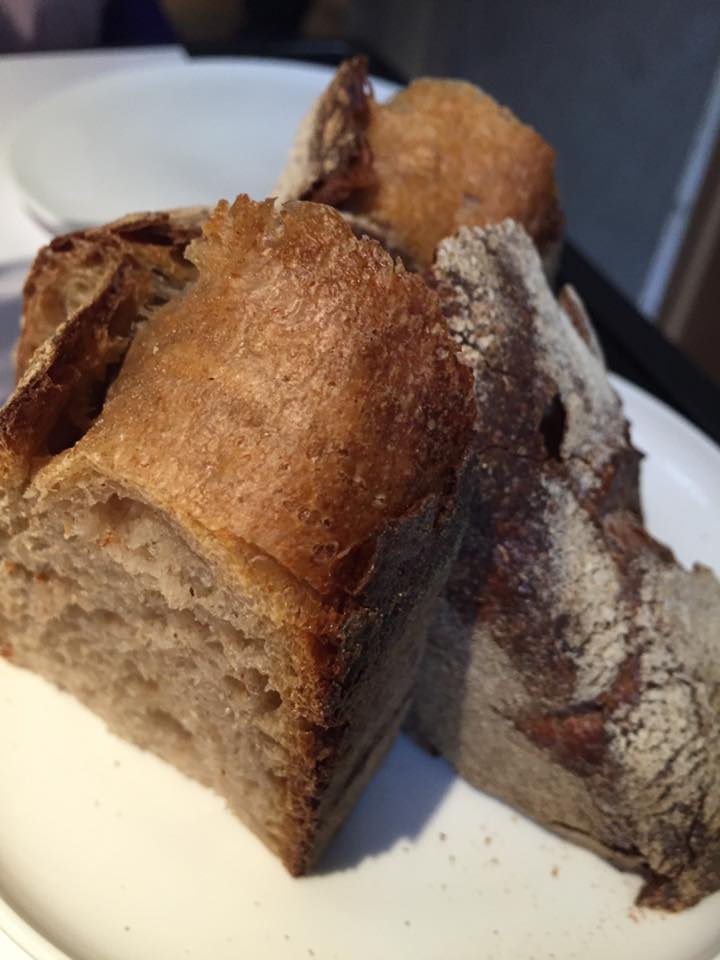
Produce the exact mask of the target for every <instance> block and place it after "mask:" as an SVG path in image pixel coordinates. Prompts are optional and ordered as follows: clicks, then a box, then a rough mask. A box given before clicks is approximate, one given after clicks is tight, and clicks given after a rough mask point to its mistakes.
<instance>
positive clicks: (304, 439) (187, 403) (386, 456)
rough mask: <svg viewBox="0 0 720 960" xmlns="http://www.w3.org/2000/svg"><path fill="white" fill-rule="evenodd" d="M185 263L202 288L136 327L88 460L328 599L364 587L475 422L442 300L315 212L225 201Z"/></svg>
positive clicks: (330, 214)
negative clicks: (395, 523) (256, 552)
mask: <svg viewBox="0 0 720 960" xmlns="http://www.w3.org/2000/svg"><path fill="white" fill-rule="evenodd" d="M188 255H189V256H190V258H191V259H192V260H193V261H194V263H195V264H196V265H197V267H198V270H199V277H198V280H197V282H196V283H195V284H194V285H192V286H191V287H190V288H188V290H187V291H186V292H185V293H184V294H183V295H181V296H180V297H179V298H177V299H176V300H174V301H173V302H171V303H170V304H169V305H168V306H166V307H165V308H164V309H162V310H161V311H159V312H158V313H157V314H155V316H154V317H153V320H152V322H151V323H149V324H148V325H147V326H146V327H145V328H144V329H143V330H142V331H141V332H140V333H139V334H138V337H137V338H136V341H135V343H134V344H133V347H132V348H131V349H130V351H129V353H128V356H127V359H126V361H125V364H124V366H123V369H122V372H121V375H120V377H119V378H118V381H117V382H116V384H115V385H114V387H113V390H112V391H111V395H110V397H109V400H108V403H107V404H106V407H105V410H104V413H103V416H102V418H101V421H99V422H98V424H97V425H96V427H95V429H94V430H93V431H92V434H91V435H88V437H87V438H86V441H85V454H86V456H90V457H92V459H93V460H95V461H96V462H97V463H103V464H104V465H105V466H107V467H110V466H111V465H112V467H113V469H122V471H123V475H124V479H125V480H126V481H127V482H129V483H131V484H142V485H143V486H144V487H145V488H146V489H150V490H152V491H153V496H154V497H155V498H156V499H157V500H158V501H159V502H164V503H167V504H168V505H171V504H173V503H180V504H182V507H183V510H184V511H185V512H186V513H189V514H191V515H194V516H195V517H196V518H197V519H198V520H200V521H201V522H202V523H203V525H204V526H205V527H206V528H208V529H209V530H212V531H214V532H216V533H217V534H218V535H222V536H224V537H230V538H233V537H236V538H239V539H240V540H242V541H244V542H247V543H253V544H255V545H256V546H257V547H258V548H259V549H261V550H262V551H264V552H265V553H267V554H268V555H270V556H271V557H273V558H274V559H276V560H277V561H278V562H280V563H281V564H283V565H284V566H286V567H287V568H288V569H289V570H290V571H291V572H292V573H293V574H294V575H295V576H297V577H298V578H300V579H304V580H307V581H308V582H309V583H311V584H312V585H313V586H314V587H315V588H316V589H318V590H320V591H321V592H328V591H329V592H333V591H335V590H337V589H338V588H342V589H349V590H353V589H356V588H358V587H359V586H360V584H361V583H362V582H363V580H364V579H365V578H366V575H367V572H368V570H369V569H370V568H371V567H372V564H373V553H374V541H375V539H376V538H377V536H378V534H379V533H380V532H381V531H382V530H383V529H384V528H385V526H386V525H387V523H388V522H390V521H392V520H393V519H394V518H399V517H402V516H404V515H405V514H406V513H408V512H413V511H416V510H419V509H420V508H421V506H422V504H423V501H424V500H425V499H426V498H428V497H437V496H438V495H440V494H442V493H443V492H444V491H445V490H446V489H447V488H448V486H451V485H452V484H453V483H454V477H453V476H451V475H449V474H448V464H455V463H457V461H458V458H459V455H460V452H461V451H462V450H464V449H465V448H466V446H467V443H468V436H469V431H470V430H471V429H472V422H473V417H474V404H473V400H472V396H471V390H470V384H471V377H470V373H469V371H468V370H467V369H466V368H465V367H464V366H462V365H461V364H459V363H458V360H457V358H456V355H455V352H454V348H453V347H452V344H451V341H450V340H449V338H448V334H447V331H446V329H445V326H444V323H443V321H442V317H441V315H440V313H439V308H438V306H437V303H436V300H435V297H434V295H433V294H432V292H431V291H429V289H428V288H427V287H426V285H425V284H424V282H423V281H422V280H421V279H420V278H419V277H417V276H415V275H412V274H407V273H405V272H404V271H403V270H402V268H398V267H397V266H396V265H395V264H394V263H393V261H392V260H391V258H390V257H389V256H388V255H387V254H386V253H385V252H384V251H383V250H382V249H381V247H380V246H379V244H377V243H375V242H374V241H371V240H359V239H357V238H356V237H354V236H353V234H352V232H351V230H350V229H349V227H348V226H347V225H346V224H345V223H344V222H343V220H342V218H341V217H340V216H339V215H338V214H337V213H335V212H334V211H332V210H331V209H330V208H326V207H321V206H318V205H313V204H304V203H302V204H295V205H292V206H288V207H286V208H284V209H283V210H280V211H277V210H275V209H274V207H273V203H272V201H266V202H265V203H262V204H255V203H252V202H251V201H249V200H247V198H243V197H241V198H238V200H237V201H236V202H235V203H234V204H233V206H232V207H228V206H227V205H226V204H221V205H220V206H219V207H218V209H217V210H216V212H215V214H214V215H213V216H212V217H211V218H210V220H209V221H208V223H207V225H206V227H205V230H204V236H203V239H202V240H201V241H199V242H197V243H196V244H194V245H193V246H192V248H191V249H190V251H189V254H188ZM188 318H192V319H191V321H189V320H188ZM209 384H212V386H210V387H208V385H209ZM121 425H122V431H123V435H124V438H125V439H124V444H123V447H122V450H119V449H118V446H117V442H116V435H117V432H118V431H119V429H120V426H121ZM378 436H385V437H386V443H385V444H383V445H382V446H381V445H378V443H377V438H378ZM113 461H115V462H116V464H117V465H115V463H114V462H113ZM170 463H175V464H177V468H176V469H171V470H169V469H168V464H170Z"/></svg>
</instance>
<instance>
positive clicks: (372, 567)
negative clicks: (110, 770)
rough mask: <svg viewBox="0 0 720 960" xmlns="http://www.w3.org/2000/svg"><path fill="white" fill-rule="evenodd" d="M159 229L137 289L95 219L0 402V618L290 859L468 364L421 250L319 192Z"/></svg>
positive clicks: (453, 525)
mask: <svg viewBox="0 0 720 960" xmlns="http://www.w3.org/2000/svg"><path fill="white" fill-rule="evenodd" d="M116 232H117V231H116V228H113V229H112V230H111V231H110V233H111V234H112V233H116ZM125 242H129V241H128V240H127V238H125V239H123V243H125ZM72 243H73V244H77V247H76V250H77V257H78V263H79V265H80V266H81V267H84V265H86V264H87V263H93V262H94V255H93V251H92V249H91V247H90V246H88V244H91V243H92V238H90V239H89V238H88V236H87V235H85V236H84V237H83V238H82V243H78V240H77V237H75V238H74V239H72ZM173 249H176V247H175V246H174V245H173ZM106 250H107V237H106V233H103V234H102V236H101V237H100V238H99V242H98V245H97V248H96V251H95V253H96V255H97V258H99V259H100V260H103V262H104V258H105V256H106ZM61 252H62V242H57V241H56V242H55V245H54V248H53V250H52V251H51V253H52V255H55V254H59V253H61ZM180 252H181V254H182V262H181V263H180V270H181V273H182V279H183V280H186V279H187V277H186V274H187V273H188V272H191V273H192V278H191V279H189V280H188V282H187V283H186V285H185V287H184V289H183V290H182V292H179V293H177V294H176V295H175V296H173V297H172V298H171V299H170V300H169V301H168V302H167V303H166V304H165V305H163V306H158V307H157V308H155V309H148V306H149V305H151V304H152V302H153V301H154V294H151V295H150V300H148V289H147V285H146V284H145V282H144V281H142V276H144V274H142V271H141V272H140V277H141V282H139V281H138V276H139V274H138V266H137V260H138V259H142V258H138V257H135V256H132V257H125V256H120V257H116V256H115V248H114V246H113V253H112V256H110V257H109V258H108V262H107V264H106V267H107V269H105V270H103V271H101V272H99V273H97V274H93V276H97V277H98V278H99V279H98V280H97V282H93V283H89V284H88V287H87V291H83V292H82V293H81V294H80V295H79V296H78V299H77V302H76V303H74V304H72V305H71V306H69V307H66V308H65V309H66V312H67V314H68V316H67V319H65V320H64V321H62V322H61V323H60V325H59V327H58V329H57V331H56V332H55V333H54V334H53V335H52V336H51V337H50V338H49V339H48V340H46V341H45V343H44V344H42V345H41V346H40V347H39V348H38V349H36V350H35V352H34V353H33V354H32V359H31V361H30V364H29V366H28V367H27V369H26V371H25V373H24V375H23V377H22V379H21V381H20V384H19V385H18V388H17V390H16V391H15V393H14V394H13V396H12V397H11V398H10V400H9V401H8V403H7V404H6V406H5V407H4V408H3V410H2V412H1V413H0V557H1V558H2V564H3V578H2V582H1V584H0V646H1V647H2V652H3V653H4V655H5V656H6V657H8V658H9V659H10V661H11V662H12V663H14V664H17V665H19V666H24V667H28V668H30V669H33V670H36V671H38V672H39V673H41V674H42V675H43V676H45V677H47V678H48V679H50V680H52V681H53V682H55V683H57V684H59V685H60V686H61V687H64V688H65V689H66V690H68V691H70V692H71V693H72V694H74V695H75V696H77V697H78V698H79V699H80V700H82V701H83V702H84V703H86V704H87V705H89V706H90V707H91V708H92V709H93V710H95V711H97V712H98V713H99V714H100V716H102V717H103V718H104V719H105V720H106V721H107V722H108V724H109V725H110V726H111V728H112V729H114V730H115V731H117V732H118V733H119V734H121V735H122V736H124V737H127V738H128V739H130V740H132V741H134V742H136V743H138V744H140V745H141V746H144V747H147V748H148V749H150V750H153V751H155V752H156V753H158V754H159V755H160V756H162V757H164V758H165V759H167V760H169V761H170V762H172V763H174V764H176V765H177V766H178V767H179V768H180V769H182V770H184V771H185V772H187V773H188V774H190V775H191V776H194V777H196V778H197V779H199V780H200V781H202V782H203V783H206V784H209V785H211V786H212V787H214V788H215V790H217V791H218V792H219V793H220V794H221V795H222V796H223V797H225V798H226V799H227V802H228V804H229V805H230V807H231V808H232V809H233V810H234V811H235V812H236V813H237V814H238V815H239V816H240V817H242V818H243V819H244V820H245V822H246V823H247V824H248V825H249V826H250V827H251V828H252V829H253V830H254V831H255V832H256V833H257V834H258V836H259V837H260V838H261V839H262V840H264V841H265V843H266V844H267V845H268V846H269V847H270V848H271V849H272V850H274V851H275V852H276V853H277V854H278V855H279V856H280V857H281V858H282V859H283V861H284V863H285V864H286V866H287V867H288V869H289V870H290V871H291V872H293V873H295V874H299V873H302V872H303V871H305V870H307V869H308V868H309V867H310V866H311V865H312V863H313V862H314V861H315V859H316V858H317V856H318V854H319V853H320V851H321V850H322V848H323V846H324V844H325V843H326V842H327V840H328V839H329V837H330V836H331V835H332V833H333V832H334V831H335V829H336V828H337V827H338V825H339V824H340V823H341V821H342V819H343V818H344V816H345V815H346V813H347V812H348V810H349V809H350V807H351V806H352V804H353V802H354V800H355V799H356V797H357V796H358V793H359V791H360V790H361V789H362V786H363V785H364V783H365V782H366V780H367V778H368V777H369V775H370V773H371V772H372V770H373V769H374V767H375V765H376V764H377V763H378V761H379V760H380V758H381V757H382V755H383V754H384V752H385V750H386V749H387V747H388V745H389V744H390V742H391V741H392V739H393V737H394V735H395V732H396V730H397V728H398V726H399V724H400V722H401V720H402V718H403V716H404V714H405V711H406V708H407V705H408V702H409V697H410V693H411V689H412V684H413V681H414V677H415V674H416V670H417V666H418V663H419V660H420V657H421V655H422V652H423V639H422V638H423V633H424V631H423V629H422V624H423V621H424V620H425V618H426V617H427V615H428V611H429V609H430V607H431V605H432V602H433V600H434V599H435V597H436V595H437V593H438V591H439V589H440V588H441V586H442V584H443V583H444V579H445V576H446V573H447V568H448V566H449V563H450V561H451V559H452V557H453V553H454V550H455V546H456V543H457V541H458V539H459V537H460V534H461V531H462V528H463V524H464V517H465V512H466V511H465V510H464V507H463V489H464V486H466V485H467V484H466V481H465V478H466V477H467V474H468V469H469V463H470V460H471V450H472V447H473V430H474V425H475V411H476V406H475V400H474V395H473V389H472V374H471V372H470V371H469V369H468V368H467V367H466V366H465V365H463V364H462V363H461V362H460V360H459V359H458V356H457V351H456V348H455V346H454V344H453V342H452V341H451V339H450V337H449V336H448V333H447V329H446V327H445V325H444V323H443V321H442V316H441V314H440V312H439V308H438V305H437V301H436V298H435V296H434V294H433V293H432V291H431V290H430V289H429V288H428V287H427V286H426V284H425V283H424V282H423V281H422V280H421V278H419V277H417V276H414V275H411V274H407V273H406V272H405V271H404V270H403V269H402V268H401V267H398V266H397V265H396V264H395V263H394V262H393V261H392V259H391V258H390V257H389V256H388V255H387V254H386V253H385V252H384V251H383V250H382V249H381V248H380V246H379V245H378V244H377V243H375V242H374V241H371V240H359V239H357V238H356V237H355V236H354V235H353V234H352V232H351V230H350V228H349V227H348V226H347V225H346V224H345V223H344V222H343V220H342V219H341V217H340V216H339V215H338V214H337V213H336V212H335V211H333V210H331V209H330V208H328V207H322V206H319V205H316V204H310V203H296V204H292V205H289V206H287V207H285V208H284V209H278V208H276V207H275V205H274V204H273V202H272V201H266V202H265V203H261V204H256V203H253V202H251V201H249V200H248V199H247V198H242V197H241V198H239V199H238V200H237V201H236V202H235V203H234V204H233V205H232V206H231V207H229V206H228V205H227V204H226V203H221V204H220V205H219V206H218V208H217V209H216V210H215V212H214V213H213V215H212V216H211V217H210V219H209V220H208V221H207V223H206V224H205V226H204V230H203V234H202V237H201V238H199V239H195V240H194V241H193V242H192V243H191V244H190V246H189V247H187V248H186V249H183V250H181V251H180ZM48 255H49V254H43V255H41V260H42V257H43V256H48ZM186 261H187V264H186ZM188 264H189V265H188ZM162 269H163V271H164V267H163V268H162ZM66 270H67V271H70V270H71V264H70V263H68V264H65V265H64V266H63V272H64V271H66ZM163 275H164V274H163ZM163 282H164V281H163ZM50 287H51V284H50V285H42V284H38V285H37V287H36V289H37V290H38V291H40V290H41V289H42V290H43V293H42V296H43V297H46V296H48V295H49V294H48V290H49V289H50ZM38 295H40V294H38ZM33 296H34V293H33V290H32V289H30V290H29V291H28V297H29V300H30V301H32V298H33ZM32 308H33V304H32V302H30V303H29V304H28V310H29V311H30V313H32ZM105 394H106V395H105Z"/></svg>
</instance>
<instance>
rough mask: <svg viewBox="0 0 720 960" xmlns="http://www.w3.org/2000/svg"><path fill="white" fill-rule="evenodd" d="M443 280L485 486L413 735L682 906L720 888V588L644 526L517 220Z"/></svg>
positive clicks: (579, 345)
mask: <svg viewBox="0 0 720 960" xmlns="http://www.w3.org/2000/svg"><path fill="white" fill-rule="evenodd" d="M433 276H434V279H435V282H436V284H437V285H438V288H439V290H440V292H441V294H442V297H443V300H444V311H445V314H446V317H447V320H448V322H449V325H450V329H451V332H452V333H453V335H454V336H455V338H456V340H457V341H458V343H460V344H461V345H462V349H463V352H464V353H465V355H466V357H467V359H468V360H469V361H470V362H472V364H473V365H474V367H475V371H476V390H477V395H478V400H479V403H480V408H481V410H482V411H483V423H482V425H481V431H480V435H481V448H482V449H481V455H480V472H479V476H478V480H477V488H476V496H477V500H476V503H475V505H474V508H473V510H472V518H471V521H470V525H469V529H468V533H467V535H466V538H465V540H464V543H463V546H462V547H461V551H460V555H459V558H458V561H457V563H456V565H455V567H454V568H453V571H452V573H451V575H450V578H449V581H448V588H447V591H446V594H445V596H444V598H443V599H442V600H441V601H440V603H439V608H438V614H437V617H436V619H435V621H434V623H433V625H432V627H431V630H430V639H429V649H428V654H427V656H426V660H425V662H424V665H423V670H422V673H421V677H420V681H419V683H418V687H417V693H416V697H415V700H414V706H413V713H412V716H411V719H410V726H411V729H412V730H413V731H414V733H415V735H416V736H417V737H418V738H419V739H420V740H421V741H422V742H424V743H425V744H426V745H429V746H430V747H431V749H433V750H434V751H437V752H439V753H441V754H442V755H443V756H444V757H446V758H447V759H448V760H449V761H450V762H451V763H452V764H453V765H454V766H455V767H456V769H457V770H458V771H459V772H460V773H461V774H462V775H463V776H464V777H465V778H466V779H467V780H469V781H470V782H471V783H472V784H474V785H475V786H477V787H479V788H480V789H482V790H486V791H488V792H489V793H491V794H494V795H495V796H497V797H500V798H501V799H503V800H505V801H507V802H509V803H511V804H513V805H514V806H516V807H518V808H519V809H520V810H522V811H523V812H525V813H527V814H529V815H530V816H531V817H533V818H534V819H536V820H538V821H539V822H541V823H543V824H546V825H547V826H549V827H550V828H551V829H553V830H555V831H557V832H559V833H561V834H563V835H564V836H566V837H568V838H569V839H571V840H573V841H575V842H578V843H580V844H582V845H584V846H587V847H589V848H591V849H593V850H595V851H596V852H598V853H599V854H600V855H601V856H603V857H605V858H607V859H608V860H610V861H611V862H612V863H614V864H616V865H617V866H619V867H622V868H625V869H629V870H634V871H638V872H640V873H641V874H643V875H644V877H645V879H646V884H645V886H644V888H643V890H642V893H641V895H640V902H641V903H643V904H646V905H651V906H656V907H663V908H666V909H672V910H675V909H682V908H684V907H688V906H690V905H692V904H693V903H695V902H696V901H698V900H699V899H700V898H702V897H703V896H705V895H706V894H708V893H711V892H712V891H714V890H717V889H718V887H720V584H719V583H718V581H717V579H716V578H715V577H714V576H713V575H712V573H711V572H710V571H709V570H707V569H703V568H700V567H696V568H695V569H694V570H693V571H691V572H687V571H686V570H684V569H682V568H681V567H680V566H679V565H678V564H677V563H676V561H675V560H674V558H673V556H672V553H671V552H670V551H669V550H668V549H667V548H665V547H663V546H661V545H660V544H658V543H657V542H656V541H655V540H653V539H652V537H650V535H649V534H648V533H647V532H646V531H645V530H644V529H643V526H642V521H641V519H640V515H639V504H638V485H637V464H638V456H637V454H636V453H635V451H634V450H633V449H632V447H631V445H630V443H629V441H628V433H627V425H626V424H625V421H624V417H623V414H622V410H621V407H620V403H619V401H618V399H617V397H616V396H615V394H614V392H613V390H612V388H611V386H610V384H609V382H608V380H607V375H606V371H605V368H604V364H603V361H602V358H601V356H600V355H599V351H598V348H597V344H596V341H595V340H594V338H593V336H592V333H591V328H590V326H589V324H588V321H587V316H586V314H585V313H584V310H583V308H582V305H581V303H580V301H579V299H578V298H577V296H576V295H575V294H573V293H572V291H568V290H566V291H564V293H563V294H562V295H561V298H560V303H558V302H557V301H556V300H555V298H554V297H553V295H552V293H551V292H550V290H549V289H548V287H547V284H546V282H545V278H544V276H543V272H542V269H541V264H540V261H539V259H538V256H537V253H536V251H535V249H534V247H533V244H532V243H531V241H530V239H529V238H528V236H527V235H526V234H525V232H524V231H523V230H522V228H521V227H519V226H517V225H516V224H512V223H509V222H508V223H504V224H502V225H500V226H496V227H492V228H489V229H487V230H480V229H477V228H476V229H473V230H469V229H464V230H461V231H460V232H459V234H458V235H457V236H456V237H454V238H451V239H448V240H446V241H444V242H443V243H442V244H441V245H440V247H439V250H438V254H437V260H436V263H435V266H434V268H433Z"/></svg>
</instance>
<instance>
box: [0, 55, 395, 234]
mask: <svg viewBox="0 0 720 960" xmlns="http://www.w3.org/2000/svg"><path fill="white" fill-rule="evenodd" d="M333 73H334V70H332V69H330V68H329V67H322V66H315V65H311V64H306V63H291V62H288V61H285V60H254V59H238V60H231V59H218V60H200V61H190V62H186V63H174V64H165V65H162V66H156V67H147V68H145V69H136V70H128V71H121V72H118V73H111V74H108V75H107V76H103V77H99V78H97V79H94V80H92V81H85V82H83V83H80V84H77V85H76V86H72V87H68V88H66V89H64V90H62V91H60V92H59V93H57V94H55V95H54V96H52V97H49V98H48V99H47V100H44V101H42V103H40V104H38V106H37V107H35V108H34V109H33V110H31V111H30V112H29V113H28V115H27V116H26V117H25V118H23V120H22V121H21V122H20V124H19V125H18V128H17V130H16V135H15V140H14V143H13V146H12V150H11V157H10V161H11V167H12V172H13V176H14V178H15V181H16V183H17V184H18V186H19V187H20V190H21V191H22V193H23V195H24V197H25V200H26V202H27V203H28V205H29V206H30V208H31V210H32V211H33V213H34V214H35V215H36V216H37V217H38V218H39V219H40V220H41V221H42V222H44V223H45V224H46V225H47V226H49V227H50V228H51V229H53V230H56V231H60V230H67V229H71V228H74V227H79V226H88V225H92V224H98V223H104V222H106V221H108V220H112V219H114V218H115V217H119V216H122V215H123V214H125V213H127V212H128V211H129V210H163V209H168V208H171V207H183V206H192V205H194V204H214V203H216V201H217V200H218V199H219V198H220V197H226V198H229V199H233V198H234V197H235V196H236V195H237V194H238V193H248V194H250V196H251V197H253V198H254V199H256V200H259V199H263V198H264V197H266V196H268V195H269V194H270V192H271V191H272V188H273V185H274V183H275V180H276V179H277V176H278V174H279V173H280V170H281V167H282V165H283V163H284V161H285V158H286V157H287V155H288V151H289V149H290V144H291V142H292V138H293V136H294V134H295V130H296V129H297V127H298V124H299V123H300V120H301V119H302V117H303V116H304V114H305V112H306V110H307V109H308V107H309V106H310V104H311V103H312V101H313V100H314V99H315V97H317V96H318V94H320V93H321V92H322V91H323V90H324V89H325V87H326V86H327V84H328V81H329V80H330V78H331V77H332V76H333ZM373 86H374V89H375V94H376V96H377V97H378V99H380V100H384V99H386V98H387V97H388V96H389V95H390V94H391V93H392V92H393V91H394V90H396V89H397V87H396V86H395V85H393V84H390V83H386V82H385V81H382V80H373Z"/></svg>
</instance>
